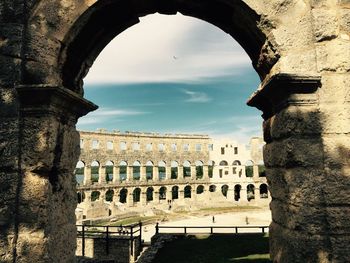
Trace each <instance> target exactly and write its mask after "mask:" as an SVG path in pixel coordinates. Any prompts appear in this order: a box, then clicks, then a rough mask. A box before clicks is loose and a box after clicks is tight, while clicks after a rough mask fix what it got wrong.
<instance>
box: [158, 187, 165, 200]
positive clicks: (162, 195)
mask: <svg viewBox="0 0 350 263" xmlns="http://www.w3.org/2000/svg"><path fill="white" fill-rule="evenodd" d="M166 192H167V188H166V187H165V186H162V187H161V188H159V200H166V194H167V193H166Z"/></svg>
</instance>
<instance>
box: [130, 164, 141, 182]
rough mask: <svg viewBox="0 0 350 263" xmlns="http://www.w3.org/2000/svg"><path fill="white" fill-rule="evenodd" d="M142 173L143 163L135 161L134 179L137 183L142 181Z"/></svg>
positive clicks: (133, 167) (133, 166)
mask: <svg viewBox="0 0 350 263" xmlns="http://www.w3.org/2000/svg"><path fill="white" fill-rule="evenodd" d="M140 171H141V163H140V162H139V161H135V162H134V163H133V164H132V179H133V180H137V181H138V180H140V178H141V174H140Z"/></svg>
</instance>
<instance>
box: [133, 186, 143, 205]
mask: <svg viewBox="0 0 350 263" xmlns="http://www.w3.org/2000/svg"><path fill="white" fill-rule="evenodd" d="M132 201H133V202H134V204H135V203H139V202H140V201H141V189H140V188H139V187H137V188H135V189H134V191H133V192H132Z"/></svg>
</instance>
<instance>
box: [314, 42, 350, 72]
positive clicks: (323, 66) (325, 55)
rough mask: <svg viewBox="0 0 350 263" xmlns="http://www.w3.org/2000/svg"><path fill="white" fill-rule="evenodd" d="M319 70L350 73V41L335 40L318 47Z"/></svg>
mask: <svg viewBox="0 0 350 263" xmlns="http://www.w3.org/2000/svg"><path fill="white" fill-rule="evenodd" d="M316 53H317V61H318V70H319V71H328V72H348V71H350V59H349V58H350V41H346V40H342V39H333V40H332V41H326V42H323V43H321V44H319V45H317V47H316Z"/></svg>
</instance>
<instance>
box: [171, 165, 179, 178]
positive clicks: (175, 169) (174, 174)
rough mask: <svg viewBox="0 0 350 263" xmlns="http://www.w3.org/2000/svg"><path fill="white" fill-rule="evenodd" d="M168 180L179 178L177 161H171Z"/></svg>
mask: <svg viewBox="0 0 350 263" xmlns="http://www.w3.org/2000/svg"><path fill="white" fill-rule="evenodd" d="M170 165H171V171H170V179H177V178H178V176H179V163H178V162H177V161H171V164H170Z"/></svg>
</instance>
